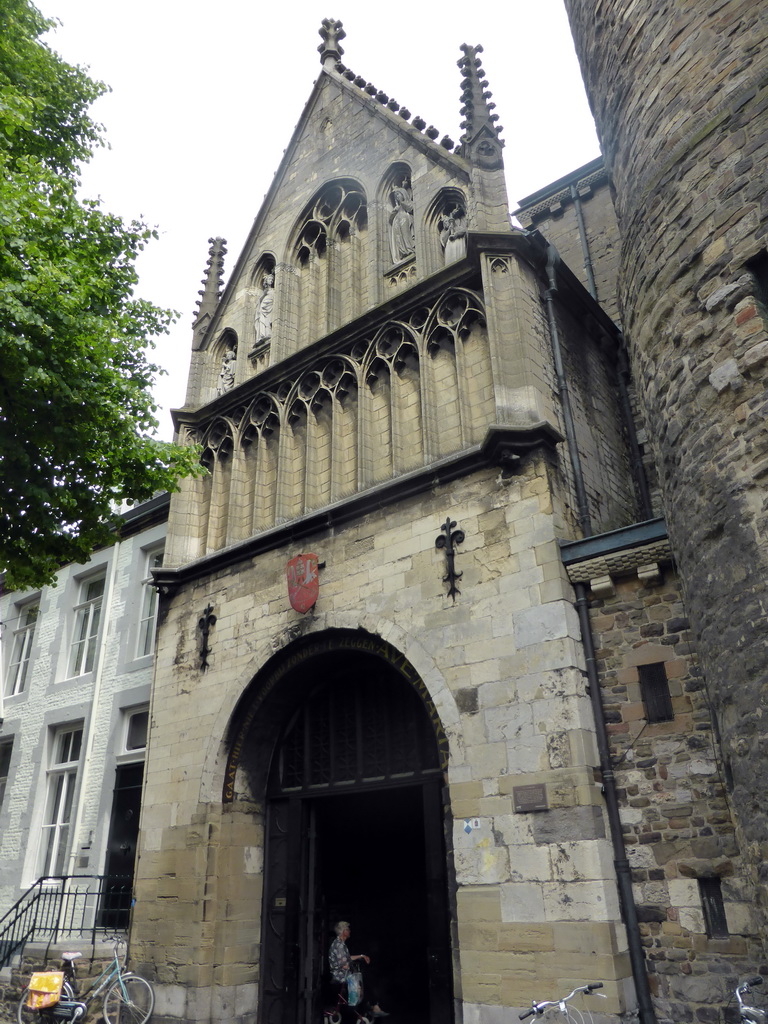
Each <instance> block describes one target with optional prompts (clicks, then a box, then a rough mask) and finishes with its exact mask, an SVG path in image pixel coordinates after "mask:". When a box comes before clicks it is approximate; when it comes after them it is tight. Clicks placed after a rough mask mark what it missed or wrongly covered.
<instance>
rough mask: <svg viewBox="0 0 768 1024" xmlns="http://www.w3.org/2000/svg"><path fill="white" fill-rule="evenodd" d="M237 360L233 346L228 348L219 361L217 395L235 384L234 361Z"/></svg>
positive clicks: (230, 388)
mask: <svg viewBox="0 0 768 1024" xmlns="http://www.w3.org/2000/svg"><path fill="white" fill-rule="evenodd" d="M236 360H237V353H236V352H235V350H234V349H233V348H228V349H227V351H226V352H225V353H224V358H223V359H222V361H221V370H220V372H219V385H218V387H217V388H216V394H217V395H223V394H225V393H226V392H227V391H231V390H232V388H233V387H234V386H235V361H236Z"/></svg>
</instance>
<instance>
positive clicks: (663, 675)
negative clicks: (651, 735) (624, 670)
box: [637, 661, 675, 722]
mask: <svg viewBox="0 0 768 1024" xmlns="http://www.w3.org/2000/svg"><path fill="white" fill-rule="evenodd" d="M637 670H638V674H639V676H640V693H641V696H642V698H643V704H645V717H646V718H647V719H648V721H649V722H671V721H672V719H673V718H674V717H675V712H674V711H673V709H672V697H671V696H670V693H669V682H668V681H667V670H666V668H665V667H664V662H663V661H657V662H656V663H655V664H653V665H638V669H637Z"/></svg>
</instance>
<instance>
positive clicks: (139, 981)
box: [104, 974, 155, 1024]
mask: <svg viewBox="0 0 768 1024" xmlns="http://www.w3.org/2000/svg"><path fill="white" fill-rule="evenodd" d="M154 1008H155V992H154V989H153V988H152V986H151V985H150V984H149V982H148V981H147V979H146V978H142V977H140V976H139V975H138V974H124V975H123V976H122V978H118V979H117V981H113V982H112V984H111V985H110V986H109V989H108V990H107V994H106V995H105V996H104V1020H105V1021H106V1022H107V1024H146V1021H148V1020H149V1018H150V1017H151V1016H152V1011H153V1010H154Z"/></svg>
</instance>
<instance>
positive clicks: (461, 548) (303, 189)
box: [131, 20, 762, 1024]
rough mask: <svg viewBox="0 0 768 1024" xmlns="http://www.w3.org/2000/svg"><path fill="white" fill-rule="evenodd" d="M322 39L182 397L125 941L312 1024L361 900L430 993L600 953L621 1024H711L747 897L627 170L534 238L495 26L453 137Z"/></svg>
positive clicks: (579, 198) (749, 952)
mask: <svg viewBox="0 0 768 1024" xmlns="http://www.w3.org/2000/svg"><path fill="white" fill-rule="evenodd" d="M320 34H321V39H322V43H321V46H320V47H319V50H320V55H321V64H322V68H321V73H320V76H319V78H318V80H317V82H316V85H315V88H314V90H313V93H312V95H311V96H310V98H309V100H308V103H307V105H306V107H305V110H304V112H303V114H302V117H301V119H300V121H299V123H298V126H297V128H296V130H295V132H294V135H293V138H292V140H291V142H290V145H289V146H288V148H287V150H286V153H285V156H284V159H283V162H282V164H281V166H280V167H279V168H278V171H277V174H276V176H275V179H274V182H273V185H272V187H271V189H270V191H269V192H268V194H267V196H266V199H265V202H264V205H263V207H262V209H261V211H260V212H259V214H258V216H257V218H256V221H255V223H254V227H253V229H252V232H251V234H250V236H249V238H248V241H247V243H246V245H245V248H244V250H243V252H242V253H241V254H240V256H239V257H238V259H237V262H236V263H235V265H234V268H233V269H232V271H231V273H230V274H229V278H228V283H227V285H226V287H225V288H222V284H221V279H222V275H223V270H224V257H225V246H224V243H223V241H222V240H221V239H212V240H211V248H210V258H209V265H208V269H207V271H206V276H205V280H204V289H203V292H202V299H201V302H200V307H199V311H198V314H197V317H196V321H195V325H194V335H193V351H192V361H191V370H190V379H189V387H188V394H187V399H186V402H185V405H184V407H183V408H182V409H180V410H177V411H176V413H175V419H176V426H177V430H178V433H179V436H180V437H182V438H183V439H186V440H187V441H189V442H190V443H197V444H199V445H200V448H201V452H202V459H203V462H204V464H205V466H206V467H207V470H208V472H207V475H206V476H205V477H203V478H202V479H200V480H197V481H186V482H185V483H184V484H183V485H182V489H181V491H180V492H179V493H177V494H174V495H173V496H172V498H171V507H170V518H169V527H168V538H167V544H166V551H165V558H164V563H163V567H162V568H161V569H157V570H156V571H155V573H154V575H155V579H156V581H157V584H158V586H159V588H160V592H161V595H162V599H161V605H160V614H159V631H158V637H157V659H156V669H155V681H154V686H153V696H152V705H151V731H150V740H149V748H148V752H147V762H146V775H145V789H144V804H143V810H142V821H141V837H140V856H139V860H138V868H137V877H136V885H135V892H136V905H135V908H134V914H133V923H132V933H131V949H132V958H133V962H134V964H135V966H136V967H137V969H139V970H141V971H142V972H144V973H146V974H147V975H148V976H151V977H153V978H154V980H155V984H156V987H157V992H158V1005H157V1010H156V1017H158V1019H160V1020H162V1021H168V1022H171V1021H181V1020H184V1021H206V1022H207V1021H223V1020H232V1019H233V1018H236V1019H238V1020H242V1021H244V1022H250V1021H253V1022H256V1021H258V1022H261V1024H267V1022H269V1024H273V1022H278V1021H279V1022H281V1024H282V1022H284V1024H289V1022H290V1024H294V1022H298V1021H302V1022H304V1021H306V1022H309V1021H316V1020H317V1019H319V1014H320V1012H321V1010H322V1005H321V1002H320V1000H321V997H320V995H319V994H320V993H321V991H322V987H323V975H324V972H325V970H326V955H327V949H328V946H329V944H330V941H331V939H332V937H333V925H334V923H335V922H336V921H338V920H347V921H350V922H351V923H352V929H353V936H352V939H350V947H351V949H352V952H353V953H357V952H365V953H367V954H369V955H370V956H371V958H372V967H373V969H374V970H375V980H376V985H377V990H378V991H380V992H381V993H382V999H381V1001H382V1003H385V998H386V1002H387V1003H388V1004H389V1006H394V1007H397V1009H398V1017H400V1018H401V1019H403V1020H406V1021H410V1020H413V1021H415V1020H417V1019H418V1020H420V1021H423V1020H429V1021H430V1022H432V1024H444V1022H451V1021H456V1022H457V1024H458V1022H461V1021H466V1022H470V1021H471V1022H478V1024H480V1022H482V1024H495V1022H496V1021H499V1020H500V1019H501V1018H502V1017H504V1019H507V1018H508V1017H509V1014H510V1013H511V1012H512V1011H513V1009H517V1010H521V1009H523V1008H525V1007H526V1006H529V1005H530V1002H531V1000H532V999H545V998H554V996H555V995H557V994H562V993H563V992H565V991H568V990H569V989H571V988H572V987H574V986H575V985H577V984H583V983H586V982H597V981H599V982H601V983H602V985H603V990H602V992H603V994H604V995H605V996H606V997H607V998H606V999H604V1000H601V1001H600V1003H599V1004H598V1005H597V1006H596V1007H595V1009H596V1010H599V1012H600V1013H601V1014H607V1015H610V1016H612V1015H616V1014H626V1013H630V1014H631V1013H634V1012H635V1011H636V1010H637V1011H638V1012H639V1015H640V1017H641V1019H642V1020H643V1021H644V1022H647V1024H650V1022H652V1021H653V1020H654V1019H656V1018H659V1019H664V1018H667V1019H671V1018H673V1017H674V1018H675V1019H699V1020H704V1021H706V1020H709V1019H710V1018H708V1017H707V1016H706V1012H707V1008H708V1007H710V1006H711V1004H712V1003H713V1002H714V1001H715V1000H716V999H718V998H719V997H720V995H721V994H724V993H725V991H726V988H727V984H728V983H729V982H730V979H731V976H735V975H736V974H738V973H739V972H743V971H745V970H752V971H754V970H755V969H756V967H757V964H756V962H755V961H756V959H757V960H759V958H760V957H761V956H762V947H761V944H760V924H759V921H758V919H757V918H756V915H755V911H754V908H755V902H756V897H755V889H754V880H753V877H752V876H751V874H750V870H749V867H748V865H747V864H746V863H745V859H744V849H743V843H742V839H741V836H740V833H739V832H738V829H737V825H738V822H736V821H735V820H734V818H733V816H732V813H731V806H730V803H729V796H728V787H727V781H728V780H727V778H726V776H725V773H724V771H723V767H722V764H721V758H720V756H719V752H718V746H717V740H716V732H715V726H714V724H713V721H712V717H711V714H710V707H709V703H708V698H707V690H706V688H705V686H704V685H703V683H702V673H701V666H700V664H699V660H698V655H697V648H696V641H695V637H694V634H693V632H692V631H691V627H690V623H689V621H688V618H687V606H686V601H687V595H686V594H684V587H683V586H682V584H681V582H680V580H679V579H678V576H677V572H676V569H675V559H674V553H673V549H672V547H671V545H670V541H669V538H668V536H667V531H666V526H665V522H664V520H663V519H662V518H661V515H660V513H661V506H660V504H659V497H658V493H659V485H658V481H657V480H656V475H655V471H654V465H653V462H652V457H651V454H650V448H649V443H648V441H649V433H650V431H651V428H652V424H649V423H647V422H645V420H644V418H643V415H642V412H641V411H640V408H639V406H638V396H637V393H636V389H635V386H634V382H633V380H632V377H631V374H630V370H629V363H628V357H627V351H626V348H625V342H624V339H623V336H622V334H621V332H620V330H619V328H618V327H617V325H616V322H615V316H616V306H615V274H616V262H617V260H616V254H617V252H618V250H619V248H620V245H621V241H620V235H619V228H618V226H617V223H616V220H615V218H614V216H613V213H612V208H611V205H610V202H609V192H608V181H607V177H606V175H605V172H604V170H603V168H602V165H599V166H598V165H595V166H591V165H588V167H587V168H582V169H581V170H580V171H579V172H576V173H575V174H574V175H572V176H570V177H569V179H568V180H565V179H564V180H562V181H561V182H556V183H554V185H553V186H551V187H550V188H549V189H545V190H542V192H541V193H537V194H536V196H533V197H529V198H528V200H526V201H525V202H524V203H523V206H522V208H521V212H520V221H521V223H522V224H523V227H522V228H519V227H513V226H511V222H510V217H509V204H508V199H507V195H506V191H505V185H504V175H503V152H502V150H503V142H502V140H501V135H500V129H499V128H498V125H497V120H496V115H495V114H494V113H493V104H492V103H490V102H489V99H490V94H489V93H488V83H487V81H486V80H485V77H484V70H483V67H482V63H481V57H480V48H479V47H477V48H475V47H469V46H465V47H463V48H462V51H463V56H462V58H461V60H460V61H459V68H460V75H461V82H462V101H463V106H462V114H463V116H464V122H463V128H464V133H463V135H462V137H461V139H460V140H459V142H458V144H455V143H454V142H453V141H452V140H451V139H449V138H447V137H444V138H442V139H438V138H437V135H438V133H436V132H435V131H434V129H431V128H427V126H426V124H425V123H424V122H423V121H421V120H420V119H419V118H415V119H411V115H410V112H409V111H408V110H406V109H405V108H402V107H399V106H398V105H397V104H396V103H395V102H394V101H391V100H390V99H389V97H388V96H387V95H386V94H385V93H383V92H382V91H381V90H379V89H377V88H376V87H375V86H373V85H372V84H371V83H368V82H367V81H366V80H365V79H364V78H362V77H361V76H358V75H357V74H356V73H355V72H353V71H351V70H350V69H349V68H348V67H347V66H346V65H345V64H344V63H343V60H342V58H343V49H342V46H341V40H342V39H343V38H344V33H343V29H342V27H341V24H340V23H339V22H334V21H329V20H326V21H325V22H324V23H323V26H322V28H321V33H320ZM425 129H426V131H425ZM553 242H554V243H555V244H553ZM561 252H562V253H565V254H566V258H565V259H564V258H563V256H562V255H561ZM579 254H580V255H579ZM595 998H596V997H595ZM385 1005H386V1004H385ZM702 1014H704V1015H703V1016H702Z"/></svg>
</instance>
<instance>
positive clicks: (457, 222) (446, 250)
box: [438, 204, 467, 263]
mask: <svg viewBox="0 0 768 1024" xmlns="http://www.w3.org/2000/svg"><path fill="white" fill-rule="evenodd" d="M438 228H439V229H440V244H441V245H442V247H443V255H444V256H445V262H446V263H453V262H454V261H455V260H460V259H462V257H464V256H466V255H467V215H466V213H465V212H464V210H463V209H462V208H461V207H460V206H459V205H458V204H455V205H454V206H452V207H451V209H450V210H449V211H448V213H446V214H444V215H443V217H442V219H441V221H440V223H439V224H438Z"/></svg>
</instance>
